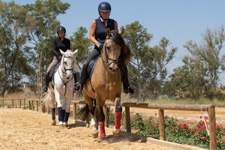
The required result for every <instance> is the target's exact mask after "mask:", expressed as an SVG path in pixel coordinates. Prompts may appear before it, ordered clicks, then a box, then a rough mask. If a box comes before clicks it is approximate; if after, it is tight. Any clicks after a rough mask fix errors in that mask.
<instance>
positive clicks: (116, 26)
mask: <svg viewBox="0 0 225 150" xmlns="http://www.w3.org/2000/svg"><path fill="white" fill-rule="evenodd" d="M114 28H115V30H116V31H117V32H119V30H118V24H117V22H116V21H114Z"/></svg>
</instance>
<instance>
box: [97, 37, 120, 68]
mask: <svg viewBox="0 0 225 150" xmlns="http://www.w3.org/2000/svg"><path fill="white" fill-rule="evenodd" d="M109 39H110V40H113V38H112V37H108V38H106V40H109ZM106 47H107V45H106V42H105V58H106V61H105V60H104V59H103V58H102V61H103V63H104V65H105V64H107V66H106V65H105V67H106V68H107V67H108V68H109V66H110V65H111V64H112V63H115V64H117V65H119V63H120V60H119V58H118V59H112V58H110V57H109V56H108V53H107V50H106ZM102 54H103V50H102ZM102 54H101V57H102ZM109 60H111V62H109Z"/></svg>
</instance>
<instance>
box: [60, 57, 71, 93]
mask: <svg viewBox="0 0 225 150" xmlns="http://www.w3.org/2000/svg"><path fill="white" fill-rule="evenodd" d="M64 58H71V57H70V56H63V57H62V60H61V61H62V65H63V68H62V69H61V71H62V73H63V76H65V75H66V72H67V71H73V68H69V69H67V68H65V65H64ZM60 66H61V65H60ZM60 68H61V67H60ZM57 71H59V69H58V70H57ZM58 73H59V77H60V79H61V80H62V82H63V84H64V86H65V87H66V85H67V83H69V82H70V81H71V80H72V79H73V76H72V78H70V79H69V80H66V82H64V80H63V78H62V77H61V75H60V72H58ZM65 94H66V88H65V93H64V96H65Z"/></svg>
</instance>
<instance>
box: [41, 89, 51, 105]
mask: <svg viewBox="0 0 225 150" xmlns="http://www.w3.org/2000/svg"><path fill="white" fill-rule="evenodd" d="M42 100H43V101H42V103H41V105H42V106H43V105H45V106H46V107H50V106H51V98H50V92H48V94H46V95H45V97H44V98H43V99H42Z"/></svg>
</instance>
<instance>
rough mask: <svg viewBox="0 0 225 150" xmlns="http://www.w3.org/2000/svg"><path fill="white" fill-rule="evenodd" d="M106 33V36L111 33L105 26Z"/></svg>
mask: <svg viewBox="0 0 225 150" xmlns="http://www.w3.org/2000/svg"><path fill="white" fill-rule="evenodd" d="M106 35H107V36H110V35H111V31H110V29H109V28H107V30H106Z"/></svg>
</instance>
